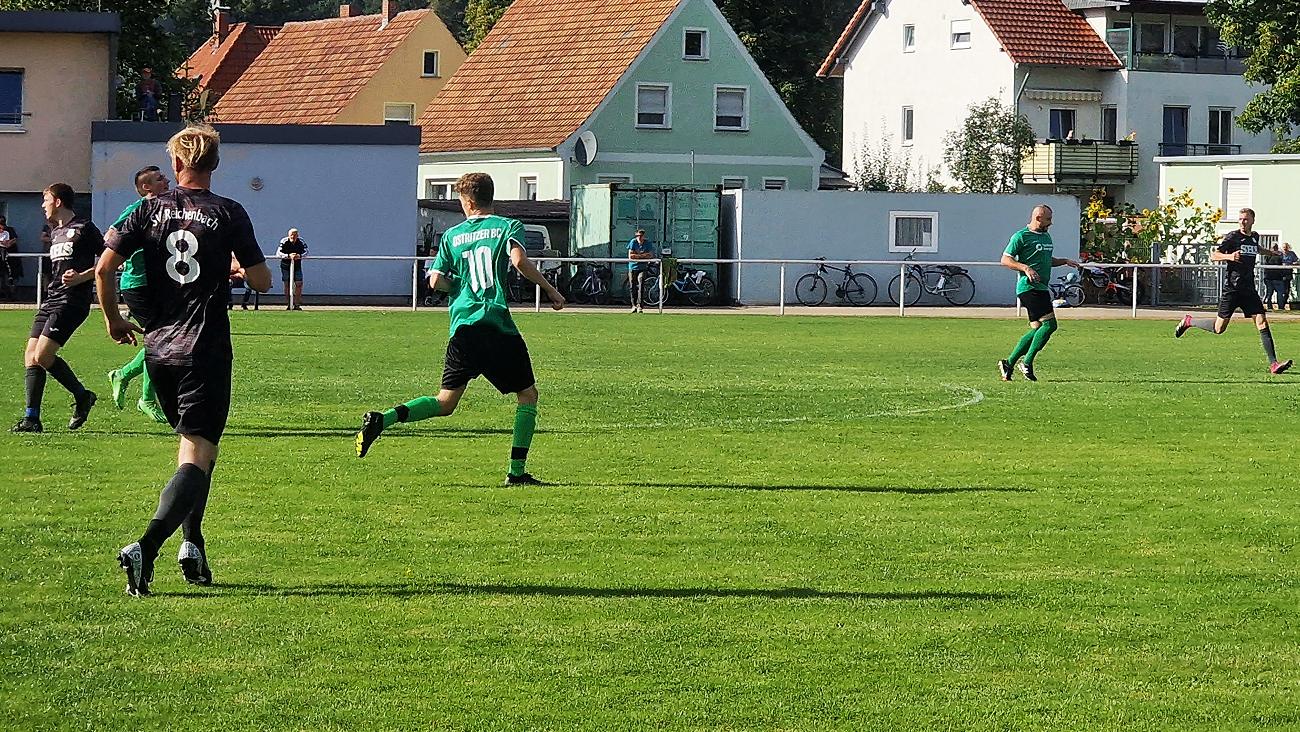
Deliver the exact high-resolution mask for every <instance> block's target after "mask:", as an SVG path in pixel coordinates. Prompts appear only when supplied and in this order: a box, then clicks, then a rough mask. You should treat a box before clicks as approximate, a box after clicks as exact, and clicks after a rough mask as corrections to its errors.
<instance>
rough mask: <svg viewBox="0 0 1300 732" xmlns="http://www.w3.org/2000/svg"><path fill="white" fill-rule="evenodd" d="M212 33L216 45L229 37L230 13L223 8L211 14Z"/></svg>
mask: <svg viewBox="0 0 1300 732" xmlns="http://www.w3.org/2000/svg"><path fill="white" fill-rule="evenodd" d="M212 32H213V34H215V35H216V36H217V43H220V42H222V41H224V40H226V36H228V35H230V13H227V12H226V9H225V8H217V9H216V11H215V12H214V13H213V14H212Z"/></svg>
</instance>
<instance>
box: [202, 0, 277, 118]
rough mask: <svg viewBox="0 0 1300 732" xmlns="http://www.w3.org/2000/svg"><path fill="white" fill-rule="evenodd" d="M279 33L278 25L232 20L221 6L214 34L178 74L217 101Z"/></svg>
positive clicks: (208, 101)
mask: <svg viewBox="0 0 1300 732" xmlns="http://www.w3.org/2000/svg"><path fill="white" fill-rule="evenodd" d="M279 32H280V26H278V25H253V24H252V23H235V24H234V25H231V23H230V13H229V11H227V10H225V9H224V8H218V9H217V10H216V11H215V12H214V13H213V15H212V35H211V36H210V37H209V38H208V40H206V41H204V42H203V45H201V46H199V47H198V48H196V49H194V53H192V54H190V57H189V58H188V59H186V60H185V63H184V64H182V65H181V67H180V68H179V69H177V71H176V73H177V75H178V76H180V77H183V78H186V79H195V80H196V81H198V84H199V86H198V88H199V92H200V93H201V94H205V95H206V101H207V103H208V104H214V103H216V101H217V100H218V99H220V98H221V96H222V95H223V94H225V93H226V91H227V90H228V89H230V87H231V86H233V85H234V84H235V82H236V81H238V80H239V77H240V76H242V75H243V73H244V72H245V71H246V70H247V69H248V67H249V66H251V65H252V63H253V61H254V60H256V59H257V56H258V54H260V53H261V52H262V51H263V50H265V49H266V47H267V46H268V45H270V43H271V39H273V38H275V34H276V33H279Z"/></svg>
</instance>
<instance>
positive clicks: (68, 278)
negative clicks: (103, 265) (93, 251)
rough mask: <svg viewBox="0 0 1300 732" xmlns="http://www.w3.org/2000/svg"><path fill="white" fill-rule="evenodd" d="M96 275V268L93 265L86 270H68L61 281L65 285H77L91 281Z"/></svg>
mask: <svg viewBox="0 0 1300 732" xmlns="http://www.w3.org/2000/svg"><path fill="white" fill-rule="evenodd" d="M94 277H95V268H94V267H91V268H90V269H88V270H86V271H84V272H73V271H72V270H68V271H67V272H64V273H63V277H62V278H61V281H62V282H63V286H64V287H75V286H76V285H80V284H81V283H83V282H89V281H91V280H92V279H94Z"/></svg>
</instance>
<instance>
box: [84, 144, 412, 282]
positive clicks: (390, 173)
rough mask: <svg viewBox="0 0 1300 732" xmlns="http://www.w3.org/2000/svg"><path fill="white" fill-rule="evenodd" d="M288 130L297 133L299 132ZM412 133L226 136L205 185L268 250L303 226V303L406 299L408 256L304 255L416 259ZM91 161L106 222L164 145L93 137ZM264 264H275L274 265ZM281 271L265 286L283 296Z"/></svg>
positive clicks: (162, 155) (161, 161)
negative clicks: (287, 139) (390, 138)
mask: <svg viewBox="0 0 1300 732" xmlns="http://www.w3.org/2000/svg"><path fill="white" fill-rule="evenodd" d="M138 124H144V123H138ZM160 126H161V125H160ZM227 128H254V129H256V128H265V126H261V125H225V126H218V131H219V132H222V134H223V136H226V137H230V135H227V133H226V131H225V130H226V129H227ZM298 129H299V130H302V129H307V130H310V129H311V128H298ZM336 129H339V130H341V129H342V128H336ZM353 129H356V128H353ZM378 129H385V128H378ZM410 129H412V130H414V129H415V128H410ZM292 134H293V135H294V136H295V137H296V138H297V139H302V137H303V135H305V134H306V133H305V132H301V131H299V132H293V133H292ZM159 136H161V135H159ZM415 139H416V138H415V135H414V133H412V142H411V144H405V145H396V144H394V145H379V144H373V145H363V144H351V145H350V144H288V143H280V144H276V143H239V142H231V141H229V140H227V141H226V142H223V144H222V146H221V166H220V167H219V168H218V169H217V172H216V174H215V175H214V177H213V181H212V189H213V190H214V191H215V192H217V193H219V194H221V195H224V196H228V197H230V198H233V199H235V200H237V201H239V202H240V203H241V204H243V206H244V208H245V209H247V210H248V214H249V216H250V217H251V218H252V220H253V228H254V231H256V233H257V238H258V242H259V243H260V244H261V248H262V251H263V252H264V253H266V254H267V255H268V256H269V255H271V254H273V253H274V252H275V249H276V247H277V246H278V244H279V241H280V239H282V238H283V237H284V236H285V234H286V232H287V231H288V230H289V229H290V228H291V227H292V228H297V229H298V230H299V231H300V232H301V235H302V238H303V239H305V240H306V241H307V245H308V247H309V248H310V252H309V254H308V258H307V259H306V260H304V261H305V266H304V270H303V271H304V273H305V285H304V288H303V293H304V295H305V296H306V297H307V298H308V302H311V298H312V297H313V296H321V295H344V296H409V294H410V292H411V263H410V262H380V261H374V262H365V263H357V262H337V261H336V262H329V261H312V257H313V256H320V255H361V254H369V255H399V256H414V254H415V246H416V242H417V237H418V224H419V215H418V212H417V210H416V199H415V197H414V196H412V195H410V183H409V181H410V180H411V179H412V178H413V177H414V176H415V171H416V165H417V160H418V145H417V144H416V142H415ZM93 159H94V165H93V171H92V173H93V185H94V191H95V193H94V201H95V223H96V224H98V225H99V226H100V227H101V228H105V229H106V228H107V227H108V226H109V225H110V224H111V223H112V222H113V220H114V219H115V218H116V216H117V214H118V213H119V212H121V210H122V209H123V208H124V207H125V206H126V205H127V204H129V203H130V202H131V201H133V200H135V198H136V196H135V192H134V190H133V187H132V185H131V180H132V176H133V175H134V173H135V171H136V170H137V169H139V168H141V167H143V166H145V165H158V166H161V167H164V169H166V167H167V166H168V159H167V152H166V148H165V144H164V143H162V142H157V141H148V142H124V141H113V140H96V142H95V143H94V149H93ZM255 178H258V179H260V180H261V189H260V190H253V187H252V182H253V179H255ZM271 266H272V268H273V269H275V270H278V268H279V265H278V263H276V262H272V263H271ZM279 277H280V276H279V273H278V271H276V272H275V280H276V284H275V287H274V289H273V292H275V293H281V294H282V293H283V288H282V286H281V283H280V282H279Z"/></svg>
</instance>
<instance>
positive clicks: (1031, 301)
mask: <svg viewBox="0 0 1300 732" xmlns="http://www.w3.org/2000/svg"><path fill="white" fill-rule="evenodd" d="M1051 226H1052V209H1051V208H1050V207H1048V206H1035V207H1034V211H1033V213H1032V214H1030V216H1029V225H1028V226H1026V227H1025V228H1023V229H1021V230H1020V231H1017V232H1016V233H1015V234H1013V235H1012V236H1011V241H1010V242H1009V243H1008V244H1007V248H1006V251H1004V252H1003V253H1002V266H1003V267H1006V268H1008V269H1014V270H1015V271H1017V272H1019V273H1020V278H1019V279H1018V280H1017V281H1016V297H1017V298H1018V299H1019V300H1020V304H1022V305H1024V306H1025V311H1026V312H1027V313H1028V314H1029V332H1027V333H1025V334H1024V335H1023V336H1021V337H1020V342H1019V343H1017V344H1016V347H1015V350H1013V351H1012V352H1011V355H1010V356H1008V357H1006V358H1005V359H1003V360H1001V361H998V373H999V375H1001V376H1002V380H1003V381H1011V374H1012V368H1013V367H1014V366H1015V365H1016V362H1017V361H1020V359H1022V358H1023V359H1024V361H1022V362H1021V363H1020V373H1022V374H1024V375H1025V378H1026V379H1029V380H1030V381H1038V379H1037V378H1036V377H1035V376H1034V357H1035V356H1037V355H1038V352H1039V351H1041V350H1043V347H1044V346H1046V345H1047V341H1048V339H1050V338H1051V337H1052V334H1053V333H1055V332H1056V328H1057V326H1056V311H1055V310H1054V309H1053V308H1052V295H1051V290H1049V289H1048V287H1047V281H1048V280H1049V279H1051V277H1052V268H1053V267H1059V266H1062V265H1068V266H1070V267H1074V268H1075V269H1079V268H1080V265H1079V263H1078V262H1076V261H1074V260H1073V259H1057V258H1056V257H1053V256H1052V237H1051V235H1050V234H1048V233H1047V230H1048V229H1050V228H1051Z"/></svg>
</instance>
